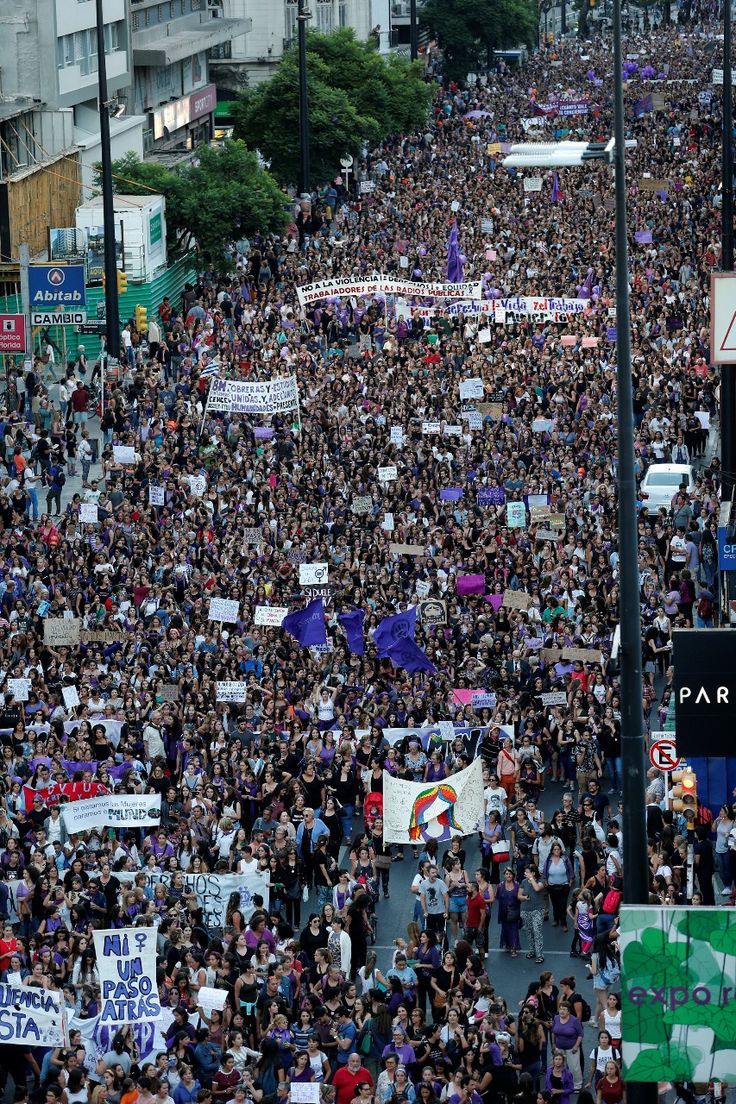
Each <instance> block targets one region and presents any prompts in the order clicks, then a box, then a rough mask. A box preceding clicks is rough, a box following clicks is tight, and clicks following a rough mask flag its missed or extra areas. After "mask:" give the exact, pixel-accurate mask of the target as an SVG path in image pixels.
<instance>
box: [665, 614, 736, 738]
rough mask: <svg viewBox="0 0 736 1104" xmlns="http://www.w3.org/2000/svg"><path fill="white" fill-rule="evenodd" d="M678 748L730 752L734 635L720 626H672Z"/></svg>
mask: <svg viewBox="0 0 736 1104" xmlns="http://www.w3.org/2000/svg"><path fill="white" fill-rule="evenodd" d="M672 659H673V663H674V668H675V723H676V730H677V751H678V753H679V754H680V755H682V756H684V757H685V758H687V757H688V756H689V755H707V756H709V757H710V756H729V755H733V731H734V721H735V720H736V633H731V632H727V631H725V630H723V629H676V630H675V632H673V634H672Z"/></svg>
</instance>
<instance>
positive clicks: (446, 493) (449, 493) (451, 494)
mask: <svg viewBox="0 0 736 1104" xmlns="http://www.w3.org/2000/svg"><path fill="white" fill-rule="evenodd" d="M462 497H463V489H462V487H443V488H442V489H441V490H440V502H459V501H460V499H461V498H462Z"/></svg>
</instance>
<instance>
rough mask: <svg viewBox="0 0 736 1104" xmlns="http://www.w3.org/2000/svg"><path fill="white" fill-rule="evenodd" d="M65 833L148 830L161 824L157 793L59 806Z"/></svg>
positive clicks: (99, 798)
mask: <svg viewBox="0 0 736 1104" xmlns="http://www.w3.org/2000/svg"><path fill="white" fill-rule="evenodd" d="M61 817H62V820H63V821H64V827H65V828H66V830H67V832H88V831H89V830H90V829H91V828H117V827H128V826H130V827H132V828H148V827H151V826H157V825H159V824H160V823H161V794H104V795H103V796H102V797H90V798H89V800H87V801H71V802H69V803H68V804H67V805H62V807H61Z"/></svg>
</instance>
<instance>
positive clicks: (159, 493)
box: [148, 483, 166, 506]
mask: <svg viewBox="0 0 736 1104" xmlns="http://www.w3.org/2000/svg"><path fill="white" fill-rule="evenodd" d="M165 494H166V492H165V490H164V488H163V487H159V486H157V485H156V484H154V483H151V485H150V486H149V488H148V502H149V505H151V506H164V505H165V503H166V497H165Z"/></svg>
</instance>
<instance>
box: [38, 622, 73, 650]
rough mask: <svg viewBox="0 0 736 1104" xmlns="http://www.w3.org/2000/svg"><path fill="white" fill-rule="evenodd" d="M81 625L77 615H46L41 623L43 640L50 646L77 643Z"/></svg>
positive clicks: (64, 645) (66, 645)
mask: <svg viewBox="0 0 736 1104" xmlns="http://www.w3.org/2000/svg"><path fill="white" fill-rule="evenodd" d="M81 627H82V622H81V620H80V618H79V617H47V618H46V619H45V620H44V623H43V642H44V644H48V645H50V646H51V647H52V648H62V647H69V646H73V645H75V644H79V632H80V629H81Z"/></svg>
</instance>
